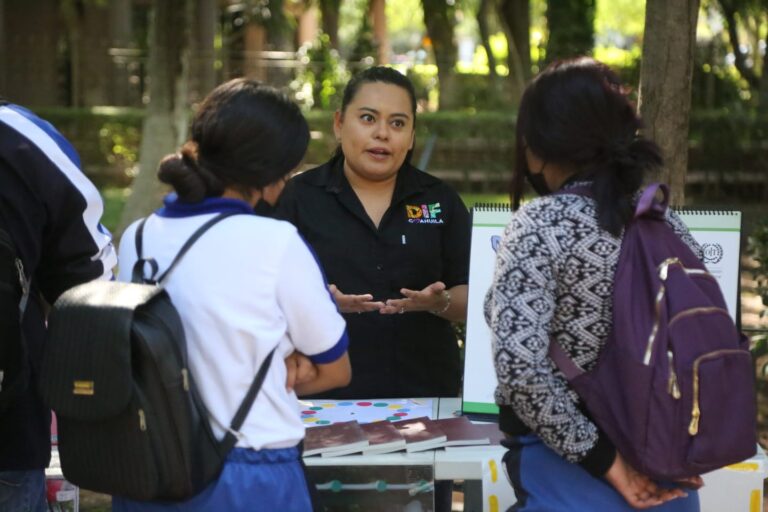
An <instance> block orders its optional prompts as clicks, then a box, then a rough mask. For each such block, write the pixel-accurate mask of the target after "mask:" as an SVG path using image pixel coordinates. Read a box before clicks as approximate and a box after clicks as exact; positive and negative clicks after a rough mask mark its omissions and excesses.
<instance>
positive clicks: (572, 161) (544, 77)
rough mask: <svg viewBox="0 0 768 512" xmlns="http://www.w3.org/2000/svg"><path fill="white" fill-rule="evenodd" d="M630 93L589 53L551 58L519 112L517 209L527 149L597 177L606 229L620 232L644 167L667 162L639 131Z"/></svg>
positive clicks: (514, 194)
mask: <svg viewBox="0 0 768 512" xmlns="http://www.w3.org/2000/svg"><path fill="white" fill-rule="evenodd" d="M627 94H628V91H627V90H626V89H625V88H624V87H622V85H621V82H620V81H619V78H618V77H617V76H616V74H615V73H613V72H612V71H611V70H610V69H609V68H608V67H607V66H605V65H604V64H602V63H600V62H598V61H595V60H594V59H591V58H586V57H582V58H577V59H573V60H565V61H557V62H553V63H552V64H550V65H549V66H548V67H547V68H546V69H545V70H544V71H542V72H541V73H540V74H539V75H538V76H537V77H536V78H534V79H533V81H532V82H531V83H530V84H529V85H528V87H527V88H526V89H525V92H524V93H523V97H522V100H521V102H520V109H519V111H518V116H517V128H516V138H517V140H516V146H517V149H516V153H517V154H516V163H515V173H514V176H513V178H512V185H511V198H512V204H513V208H514V209H517V208H518V207H519V205H520V199H521V198H522V194H523V189H524V186H525V174H526V173H527V172H528V171H529V169H528V162H527V160H526V157H525V148H526V147H527V148H529V149H530V150H531V151H532V152H533V153H534V154H535V155H536V156H537V157H538V158H541V159H542V160H543V161H544V162H550V163H555V164H558V165H563V166H565V167H570V168H573V169H575V171H576V176H577V179H585V180H591V181H592V195H593V197H594V199H595V201H596V203H597V215H598V222H599V224H600V227H602V228H603V229H605V230H607V231H609V232H610V233H613V234H614V235H618V234H619V233H620V232H621V230H622V228H623V227H624V225H625V224H626V223H627V222H628V221H629V220H630V218H631V215H632V211H633V210H632V209H633V203H632V200H633V197H632V196H633V194H634V193H635V192H636V191H637V190H638V189H639V188H640V186H641V185H642V183H643V178H644V175H645V172H646V171H648V170H650V169H654V168H657V167H659V166H661V165H662V157H661V150H660V149H659V147H658V146H657V145H656V144H655V143H653V142H651V141H650V140H648V139H645V138H643V137H641V136H640V135H639V133H638V131H639V130H640V128H641V127H642V122H641V121H640V118H639V117H638V116H637V114H636V113H635V108H634V105H633V104H632V102H631V101H630V100H629V98H628V97H627Z"/></svg>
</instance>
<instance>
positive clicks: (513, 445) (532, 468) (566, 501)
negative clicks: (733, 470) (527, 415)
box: [504, 435, 699, 512]
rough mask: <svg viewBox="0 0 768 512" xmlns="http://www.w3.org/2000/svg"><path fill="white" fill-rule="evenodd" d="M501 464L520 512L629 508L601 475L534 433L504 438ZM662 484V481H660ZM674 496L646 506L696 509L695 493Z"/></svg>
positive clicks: (680, 511)
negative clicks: (563, 456) (672, 498)
mask: <svg viewBox="0 0 768 512" xmlns="http://www.w3.org/2000/svg"><path fill="white" fill-rule="evenodd" d="M504 445H505V446H506V447H507V448H509V451H508V452H507V453H506V454H505V455H504V468H505V470H506V471H507V476H508V477H509V479H510V481H511V482H512V486H513V487H514V489H515V495H516V496H517V504H515V505H514V506H513V507H512V508H511V510H512V511H520V512H562V511H566V510H567V511H568V512H595V511H601V512H602V511H610V512H632V511H634V510H635V509H633V508H632V507H630V506H629V504H628V503H627V502H626V501H625V500H624V498H623V497H622V496H621V495H620V494H619V493H618V492H616V490H615V489H614V488H613V487H612V486H611V485H610V484H609V483H608V482H606V481H605V480H603V479H602V478H595V477H593V476H592V475H590V474H589V473H587V471H586V470H585V469H584V468H582V467H581V466H579V465H577V464H571V463H570V462H568V461H566V460H565V459H564V458H562V457H561V456H559V455H558V454H556V453H555V452H553V451H552V450H551V449H550V448H549V447H547V445H545V444H544V443H543V442H542V441H541V439H539V438H538V437H537V436H535V435H527V436H518V437H514V438H511V439H509V440H507V441H505V442H504ZM660 485H662V486H666V485H668V484H665V483H664V482H662V483H660ZM686 492H687V493H688V497H686V498H677V499H674V500H672V501H669V502H667V503H664V504H663V505H659V506H657V507H653V508H650V509H648V510H650V511H653V512H698V511H699V495H698V493H697V492H696V491H686Z"/></svg>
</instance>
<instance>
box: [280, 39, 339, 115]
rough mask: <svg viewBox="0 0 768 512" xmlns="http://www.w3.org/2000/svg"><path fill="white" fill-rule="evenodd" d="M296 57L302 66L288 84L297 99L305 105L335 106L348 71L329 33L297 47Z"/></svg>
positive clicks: (328, 107)
mask: <svg viewBox="0 0 768 512" xmlns="http://www.w3.org/2000/svg"><path fill="white" fill-rule="evenodd" d="M298 56H299V60H300V61H301V63H302V65H303V68H302V69H301V70H300V71H298V72H297V74H296V79H295V80H293V81H292V82H291V84H290V88H291V90H292V91H293V92H294V95H295V97H296V100H297V101H298V102H299V103H301V104H303V105H304V106H306V107H307V108H320V109H324V110H328V109H332V108H336V107H337V106H338V105H339V103H340V99H341V95H342V93H343V92H344V84H346V83H347V80H349V73H348V72H347V69H346V67H345V66H344V63H343V61H342V60H341V58H340V57H339V53H338V52H337V51H336V50H335V49H334V48H333V47H332V46H331V39H330V37H328V34H323V33H321V34H320V35H319V36H318V38H317V39H316V40H315V41H313V42H311V43H308V44H305V45H304V46H302V47H301V48H299V52H298Z"/></svg>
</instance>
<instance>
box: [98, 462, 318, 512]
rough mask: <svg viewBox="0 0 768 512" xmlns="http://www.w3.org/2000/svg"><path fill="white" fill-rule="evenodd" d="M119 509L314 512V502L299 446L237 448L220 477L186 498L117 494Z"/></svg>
mask: <svg viewBox="0 0 768 512" xmlns="http://www.w3.org/2000/svg"><path fill="white" fill-rule="evenodd" d="M112 510H113V511H115V512H193V511H200V512H203V511H214V510H227V511H233V512H238V511H256V510H264V511H270V512H272V511H280V512H310V511H311V510H312V504H311V500H310V496H309V489H308V487H307V481H306V478H305V476H304V469H303V468H302V465H301V461H300V459H299V449H298V448H297V447H293V448H281V449H271V450H270V449H265V450H259V451H255V450H250V449H246V448H235V449H233V450H232V451H231V452H230V453H229V455H228V456H227V460H226V462H225V463H224V467H223V469H222V471H221V475H219V478H218V479H217V480H215V481H213V482H211V483H210V484H209V485H208V487H206V488H205V489H203V491H201V492H200V493H199V494H197V495H196V496H193V497H192V498H190V499H188V500H187V501H183V502H174V503H169V502H147V501H134V500H129V499H126V498H121V497H119V496H115V497H113V498H112Z"/></svg>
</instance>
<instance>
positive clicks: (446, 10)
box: [421, 0, 458, 109]
mask: <svg viewBox="0 0 768 512" xmlns="http://www.w3.org/2000/svg"><path fill="white" fill-rule="evenodd" d="M421 4H422V7H423V8H424V23H425V25H426V26H427V34H429V39H430V40H431V41H432V50H433V51H434V54H435V64H437V80H438V82H439V88H440V108H441V109H452V108H456V107H458V105H457V103H458V91H457V90H456V89H457V87H458V83H457V80H456V70H455V68H456V58H457V55H456V43H455V42H454V40H453V29H454V27H455V25H456V20H455V19H454V15H453V7H451V6H449V5H448V3H447V1H446V0H421Z"/></svg>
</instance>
